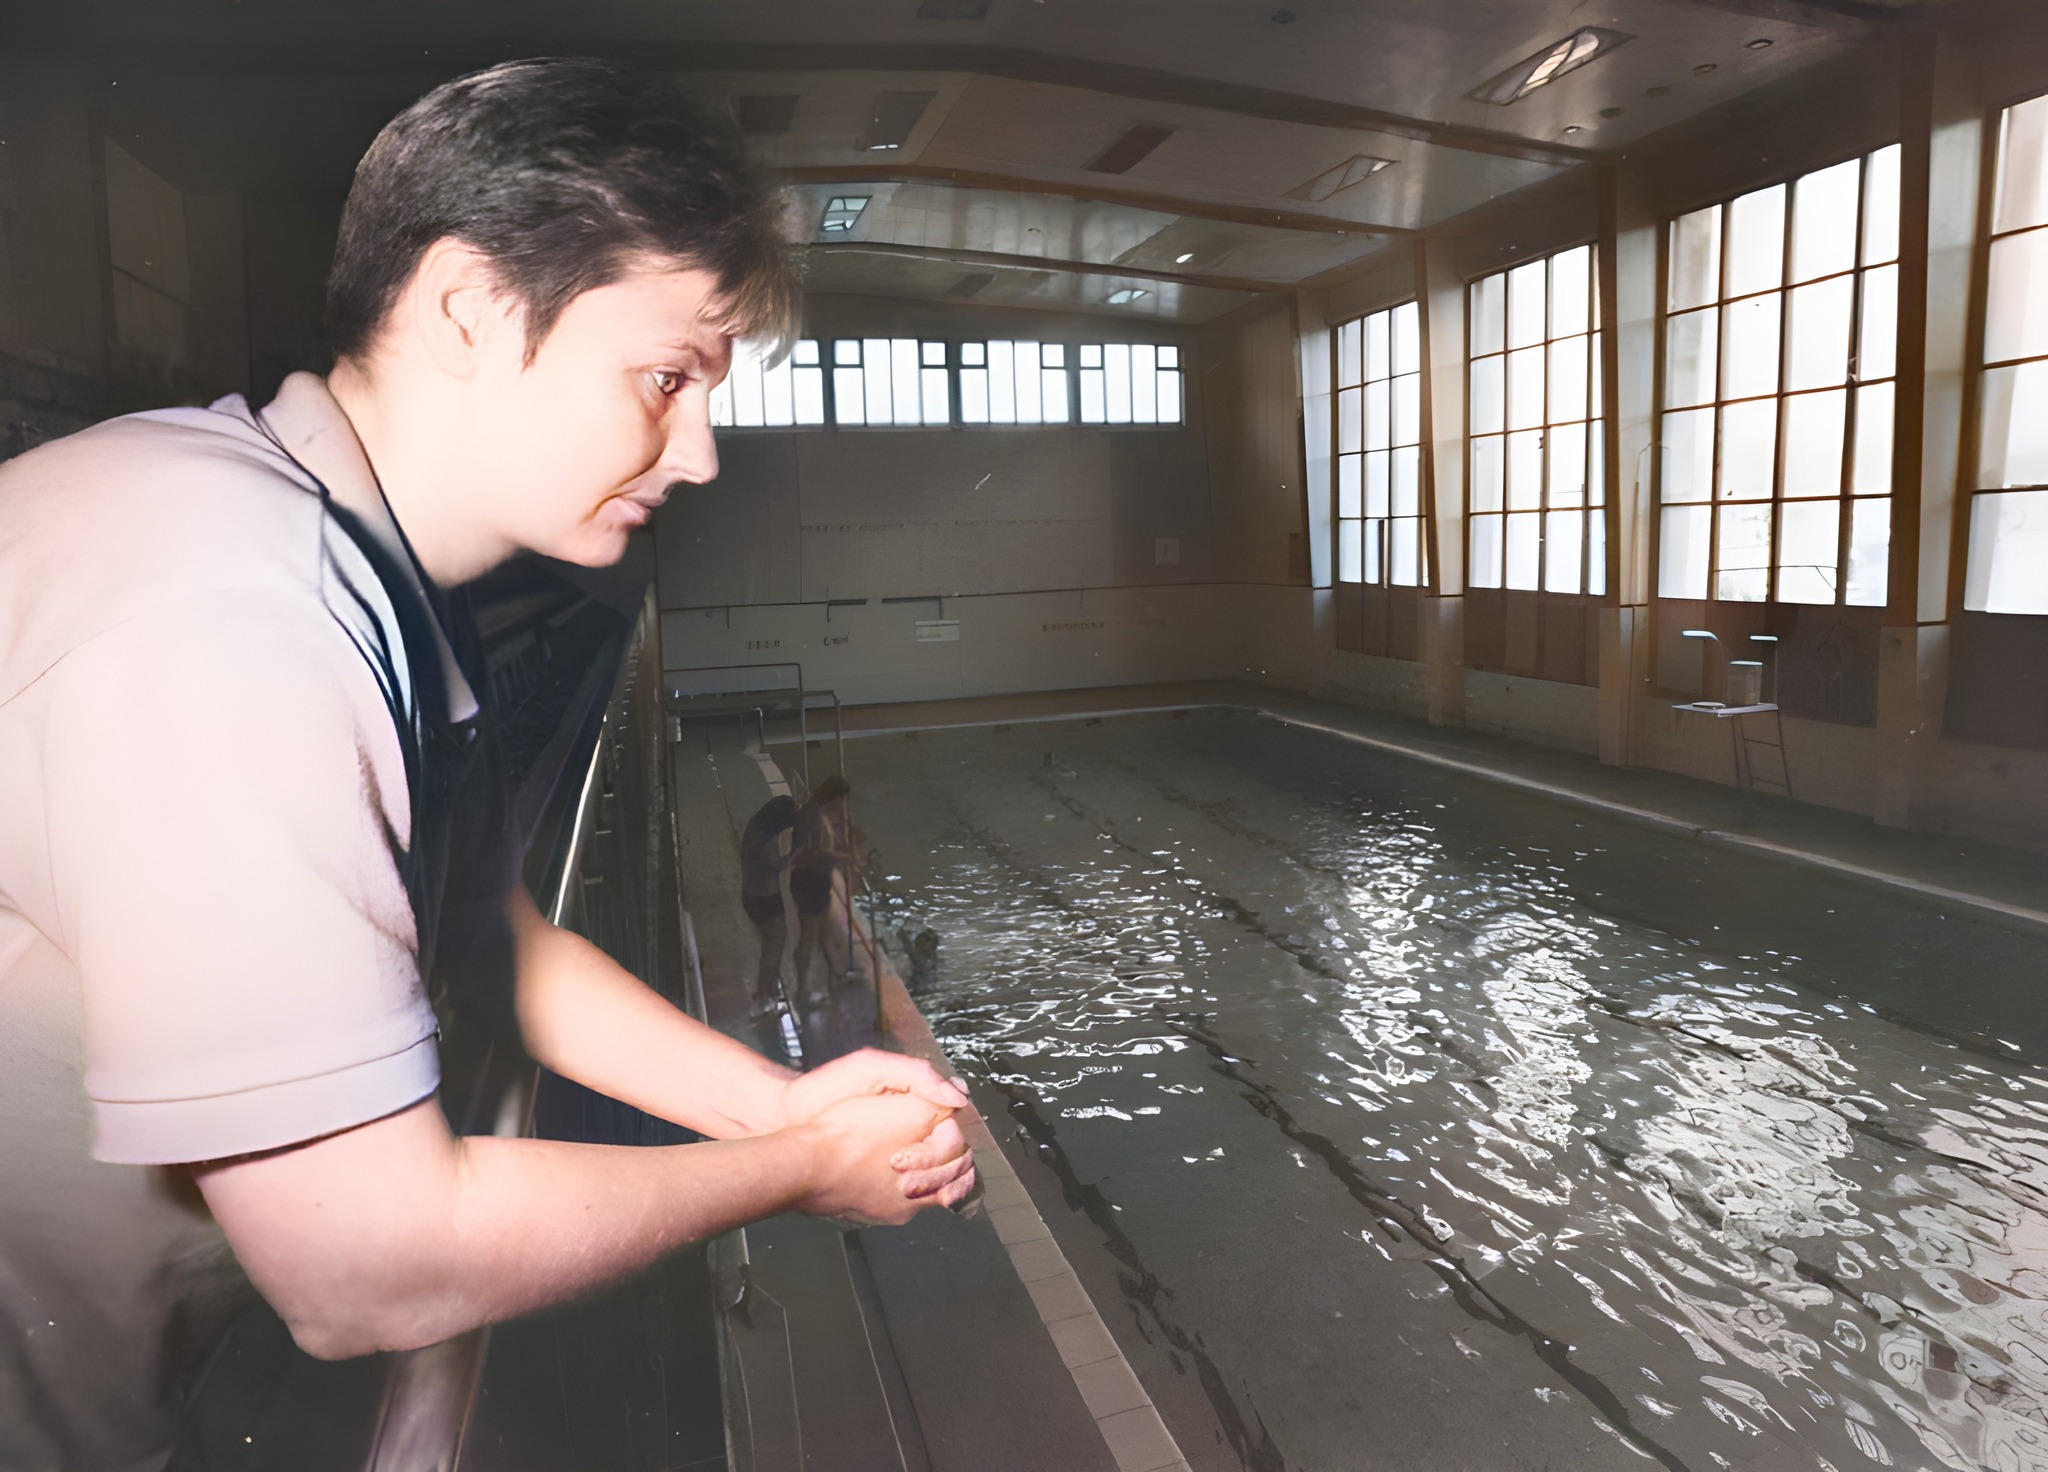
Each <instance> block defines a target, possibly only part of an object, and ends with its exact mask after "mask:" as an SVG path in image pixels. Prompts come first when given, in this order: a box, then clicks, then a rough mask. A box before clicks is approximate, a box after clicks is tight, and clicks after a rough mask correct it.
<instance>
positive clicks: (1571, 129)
mask: <svg viewBox="0 0 2048 1472" xmlns="http://www.w3.org/2000/svg"><path fill="white" fill-rule="evenodd" d="M1564 130H1565V132H1567V133H1583V132H1585V131H1586V130H1585V129H1584V128H1581V127H1580V126H1579V125H1578V124H1577V123H1566V124H1565V125H1564Z"/></svg>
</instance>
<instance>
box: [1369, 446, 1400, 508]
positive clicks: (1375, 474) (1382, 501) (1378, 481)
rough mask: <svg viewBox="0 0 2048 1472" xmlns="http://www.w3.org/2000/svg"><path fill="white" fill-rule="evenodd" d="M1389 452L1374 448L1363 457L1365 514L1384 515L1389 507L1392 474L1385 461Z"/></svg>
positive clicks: (1389, 454)
mask: <svg viewBox="0 0 2048 1472" xmlns="http://www.w3.org/2000/svg"><path fill="white" fill-rule="evenodd" d="M1391 454H1392V452H1391V451H1388V450H1374V451H1373V452H1372V453H1370V454H1369V455H1367V456H1366V457H1365V514H1366V515H1367V516H1385V515H1386V514H1387V512H1388V510H1389V509H1390V502H1391V501H1392V499H1393V498H1392V494H1391V482H1392V479H1393V475H1392V472H1391V471H1390V470H1389V469H1388V465H1387V462H1388V459H1389V457H1390V456H1391Z"/></svg>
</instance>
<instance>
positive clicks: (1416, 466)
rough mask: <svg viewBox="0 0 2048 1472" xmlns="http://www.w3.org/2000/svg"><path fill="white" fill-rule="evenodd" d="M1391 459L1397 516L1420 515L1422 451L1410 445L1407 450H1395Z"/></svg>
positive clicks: (1395, 512)
mask: <svg viewBox="0 0 2048 1472" xmlns="http://www.w3.org/2000/svg"><path fill="white" fill-rule="evenodd" d="M1388 459H1389V461H1390V462H1391V464H1392V467H1393V478H1394V485H1393V504H1392V508H1391V509H1392V511H1393V513H1394V515H1396V516H1420V515H1421V514H1422V451H1421V450H1419V449H1417V448H1416V447H1415V446H1413V445H1410V446H1409V447H1408V448H1407V449H1405V450H1395V451H1394V452H1393V453H1392V454H1391V455H1390V456H1388Z"/></svg>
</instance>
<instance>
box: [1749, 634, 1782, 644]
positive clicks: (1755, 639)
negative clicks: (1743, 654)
mask: <svg viewBox="0 0 2048 1472" xmlns="http://www.w3.org/2000/svg"><path fill="white" fill-rule="evenodd" d="M1749 642H1750V643H1752V644H1775V643H1777V642H1778V636H1777V635H1776V634H1751V635H1750V636H1749Z"/></svg>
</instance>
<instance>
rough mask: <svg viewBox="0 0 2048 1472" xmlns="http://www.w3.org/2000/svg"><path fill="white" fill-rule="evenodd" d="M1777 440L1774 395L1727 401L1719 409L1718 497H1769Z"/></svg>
mask: <svg viewBox="0 0 2048 1472" xmlns="http://www.w3.org/2000/svg"><path fill="white" fill-rule="evenodd" d="M1777 444H1778V405H1777V401H1776V400H1773V399H1761V400H1758V401H1757V402H1755V403H1750V404H1730V405H1729V406H1728V407H1727V408H1725V409H1723V410H1722V411H1721V499H1722V500H1724V501H1768V500H1770V499H1771V472H1772V471H1773V469H1774V468H1775V467H1774V465H1773V463H1772V462H1773V459H1774V458H1775V451H1776V450H1777Z"/></svg>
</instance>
